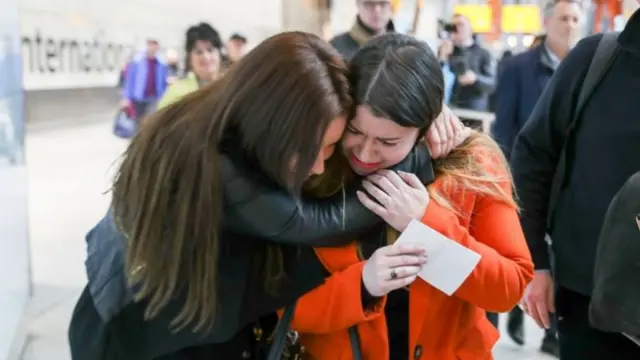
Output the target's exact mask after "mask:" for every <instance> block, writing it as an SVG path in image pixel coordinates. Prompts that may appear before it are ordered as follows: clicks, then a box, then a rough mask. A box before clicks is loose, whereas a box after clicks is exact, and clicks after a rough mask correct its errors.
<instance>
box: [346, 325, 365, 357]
mask: <svg viewBox="0 0 640 360" xmlns="http://www.w3.org/2000/svg"><path fill="white" fill-rule="evenodd" d="M349 341H350V342H351V351H352V353H353V360H363V359H364V358H363V357H362V347H361V346H360V336H359V335H358V329H357V328H356V327H355V326H352V327H350V328H349Z"/></svg>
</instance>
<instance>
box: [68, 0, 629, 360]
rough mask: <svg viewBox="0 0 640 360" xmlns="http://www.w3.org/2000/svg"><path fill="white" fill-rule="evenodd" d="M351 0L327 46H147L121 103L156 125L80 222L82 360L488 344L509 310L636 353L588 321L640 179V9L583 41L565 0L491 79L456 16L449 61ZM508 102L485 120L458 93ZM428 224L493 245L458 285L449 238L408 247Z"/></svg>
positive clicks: (592, 343) (371, 357) (75, 344)
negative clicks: (163, 49)
mask: <svg viewBox="0 0 640 360" xmlns="http://www.w3.org/2000/svg"><path fill="white" fill-rule="evenodd" d="M357 5H358V16H357V17H356V20H355V22H354V25H353V27H352V28H351V29H350V30H349V31H348V32H346V33H343V34H339V35H337V36H336V37H335V38H334V39H333V40H331V41H330V42H326V41H324V40H323V39H321V38H319V37H318V36H316V35H313V34H308V33H304V32H283V33H280V34H277V35H274V36H272V37H270V38H268V39H266V40H264V41H263V42H261V43H260V44H258V45H257V46H256V47H255V48H254V49H253V50H252V51H250V52H249V53H247V54H246V55H244V54H243V51H242V50H241V49H242V47H243V46H244V45H245V44H246V41H247V39H246V38H244V37H243V36H241V35H239V34H235V35H233V36H232V37H231V38H230V39H229V41H228V43H227V45H226V46H224V45H223V43H222V41H221V39H220V36H219V35H218V33H217V31H216V30H215V29H214V28H213V27H211V26H210V25H208V24H206V23H201V24H197V25H194V26H193V27H191V28H189V29H188V31H187V33H186V41H185V54H186V59H185V65H184V70H185V71H184V74H178V71H177V68H173V69H172V68H171V67H169V66H168V65H167V64H165V62H164V59H161V58H160V57H159V56H157V53H158V44H157V42H156V41H155V40H149V42H148V44H147V51H146V52H145V53H144V54H141V55H140V56H138V57H134V58H133V59H132V61H131V62H130V63H129V65H128V67H127V70H126V74H125V76H124V85H123V103H122V106H124V107H133V109H134V111H135V113H136V117H137V118H138V119H139V120H140V123H141V125H143V126H140V128H139V129H138V132H137V134H136V136H135V137H134V138H133V139H132V140H131V143H130V144H129V146H128V148H127V150H126V152H125V154H124V155H123V158H122V163H121V165H120V168H119V170H118V172H117V175H116V178H115V180H114V183H113V188H112V196H113V198H112V203H111V206H110V208H109V209H106V215H105V217H104V218H103V219H102V220H101V221H100V222H99V223H98V224H97V225H96V226H95V227H94V228H93V229H91V231H89V233H88V234H87V237H86V241H87V247H88V256H87V260H86V269H87V275H88V279H89V281H88V284H87V286H86V287H85V289H84V291H83V293H82V295H81V297H80V299H79V300H78V303H77V305H76V308H75V310H74V313H73V317H72V320H71V324H70V328H69V343H70V347H71V353H72V358H73V359H74V360H102V359H103V360H116V359H117V360H129V359H131V360H134V359H135V360H140V359H148V360H154V359H159V360H160V359H161V360H179V359H183V360H184V359H194V360H195V359H225V360H226V359H229V360H233V359H268V360H275V359H316V360H333V359H353V360H406V359H412V360H418V359H428V360H480V359H492V358H493V356H492V349H493V347H494V345H495V343H496V342H497V340H498V338H499V332H498V330H497V314H498V313H505V312H510V313H509V320H508V333H509V335H510V336H511V338H512V339H513V340H514V341H516V343H519V344H522V343H523V342H524V335H523V331H524V330H523V329H524V328H523V319H524V317H523V316H524V313H526V314H528V315H530V316H531V317H532V318H533V319H534V320H535V322H536V323H538V324H539V325H540V326H541V327H543V328H545V329H546V332H545V337H544V339H543V341H542V346H541V350H542V351H543V352H546V353H549V354H552V355H556V356H558V357H559V358H560V359H562V360H590V359H594V360H604V359H620V360H627V359H629V360H631V359H638V358H640V346H638V345H637V344H635V343H634V342H633V341H632V340H631V339H630V337H628V336H626V335H640V334H626V335H624V334H621V333H620V332H621V331H622V330H620V332H618V333H616V332H611V331H609V332H605V331H602V330H599V329H598V328H596V327H595V326H594V325H593V324H591V323H589V306H590V305H593V304H591V296H592V289H593V283H594V281H593V278H594V266H595V265H594V264H595V262H596V260H595V259H596V249H597V248H598V246H599V245H600V247H602V246H603V245H602V241H599V238H598V234H599V233H600V228H601V227H602V224H603V222H604V220H605V217H606V212H607V208H608V207H609V204H610V203H611V200H612V199H613V198H614V196H615V195H616V193H617V192H618V190H619V189H620V188H622V187H623V185H624V183H625V182H626V181H627V179H629V178H630V177H631V176H632V175H633V174H634V173H635V172H637V171H638V170H640V157H638V156H635V154H638V151H636V150H634V149H635V148H636V147H637V145H636V144H637V143H638V142H637V141H635V139H637V137H636V136H635V135H637V132H638V131H640V127H638V126H637V125H636V124H635V123H634V122H633V121H632V119H633V114H635V113H637V112H638V111H639V110H640V109H638V106H640V105H638V102H637V101H633V100H632V99H634V95H635V94H637V93H639V92H637V90H640V81H639V80H640V68H638V66H637V64H638V63H640V62H638V60H640V59H639V57H640V38H639V34H640V13H638V12H637V13H636V14H634V15H633V17H632V18H631V19H630V21H629V23H628V25H627V28H626V29H625V30H624V31H623V32H622V33H621V34H620V35H619V36H618V37H617V39H615V41H614V42H609V41H604V39H605V38H606V39H608V38H609V37H607V36H605V37H603V36H602V35H596V36H592V37H588V38H586V39H584V40H583V41H581V42H580V43H578V44H577V45H576V41H577V35H576V31H575V30H576V29H577V28H578V26H579V24H580V21H581V19H582V16H583V8H582V5H581V4H580V3H579V2H574V1H570V0H566V1H554V2H552V3H550V4H549V5H547V7H546V8H545V12H544V14H545V27H546V30H547V31H546V37H544V38H543V39H542V41H541V43H540V44H539V45H538V46H536V47H533V48H532V49H530V50H528V51H526V52H524V53H522V54H518V55H514V56H512V57H510V58H508V59H505V60H504V61H503V62H502V63H501V64H500V66H499V68H498V73H497V76H496V74H495V71H494V66H493V61H492V59H491V57H490V54H489V52H488V51H487V50H486V49H485V48H483V47H482V46H481V45H480V44H478V43H477V42H476V41H475V40H474V37H473V36H472V35H473V34H472V31H471V28H470V24H469V22H468V19H466V18H465V17H464V16H461V15H456V16H455V17H454V18H453V24H454V25H455V31H452V36H451V39H450V41H447V42H446V43H443V44H442V46H441V47H440V48H439V49H438V51H437V52H434V51H433V50H432V49H431V47H430V46H429V45H428V44H427V43H425V42H423V41H421V40H418V39H416V38H414V37H412V36H409V35H404V34H399V33H396V32H394V27H393V23H392V22H391V16H392V12H391V2H390V1H385V0H380V1H370V0H357ZM603 42H604V43H605V44H613V45H615V46H613V45H608V46H609V47H610V48H611V49H614V50H615V52H613V53H610V54H609V55H610V56H609V57H608V58H609V59H613V60H609V61H608V62H607V68H606V70H605V71H603V72H602V74H604V73H605V72H606V74H604V75H602V76H599V77H598V78H597V80H598V81H596V82H594V84H595V85H598V87H597V88H595V85H593V84H592V85H590V86H593V87H594V88H595V90H593V91H592V93H590V94H589V95H590V96H589V97H588V103H586V105H585V103H584V101H583V100H580V99H582V98H583V97H584V96H582V95H580V94H581V89H582V88H583V86H584V84H583V82H584V81H585V80H584V79H585V78H592V76H588V74H589V73H590V72H591V73H593V71H594V70H593V67H594V66H593V65H592V64H593V63H594V62H595V63H597V64H599V63H600V60H598V61H596V60H595V59H601V58H602V52H603V51H604V50H601V48H602V47H603V45H602V43H603ZM225 49H226V50H225ZM596 49H599V50H596ZM223 54H224V55H223ZM605 55H607V53H605ZM605 58H606V56H605ZM592 59H594V60H592ZM446 71H450V72H451V73H452V74H453V83H451V81H448V80H447V79H446ZM169 79H171V80H169ZM590 82H591V80H590ZM494 90H495V91H494ZM448 92H449V93H448ZM492 93H495V96H496V105H495V106H496V108H495V109H496V120H495V122H494V125H493V128H492V131H491V134H488V133H483V132H480V131H476V130H471V129H469V128H468V127H465V126H464V125H463V124H462V122H461V121H460V119H458V118H457V117H456V116H455V115H453V113H452V111H451V110H450V109H449V108H448V106H447V105H446V104H447V103H450V104H451V105H452V106H456V107H465V108H469V109H478V110H480V109H482V110H486V109H488V108H489V106H490V105H489V104H490V101H489V99H490V95H491V94H492ZM536 104H537V105H536ZM611 104H615V105H616V106H615V107H612V106H611ZM577 118H580V119H581V120H580V123H579V128H578V123H577V122H576V120H575V119H577ZM605 119H606V120H605ZM621 131H622V132H624V133H623V134H621V133H620V132H621ZM559 172H560V173H561V175H560V176H561V180H560V183H559V185H556V184H558V183H557V177H558V173H559ZM516 194H517V195H516ZM415 222H419V223H422V224H423V226H426V227H428V228H430V229H433V230H435V231H437V232H438V233H439V234H441V235H443V236H444V237H446V238H448V239H449V240H450V241H453V242H456V243H458V244H459V245H461V246H463V247H464V248H466V249H469V250H470V251H472V252H474V253H476V254H478V256H479V261H478V263H477V265H476V266H475V267H474V268H473V270H472V271H471V273H470V274H469V275H468V277H467V278H466V280H464V282H463V283H462V284H461V285H460V286H459V287H458V288H457V289H456V290H455V291H454V292H453V293H452V294H449V295H448V294H445V293H444V292H443V291H441V290H439V289H438V288H437V287H436V286H434V285H433V284H430V283H428V282H427V281H425V280H423V279H422V278H420V272H421V270H422V269H423V268H424V267H425V266H428V264H429V262H430V259H431V260H433V258H434V256H436V255H437V254H434V253H433V252H432V250H433V249H430V248H428V247H425V246H423V245H420V244H408V243H396V241H397V240H398V238H399V236H400V235H401V234H402V233H403V231H405V230H406V229H407V227H408V226H409V225H410V224H412V223H415ZM638 224H640V220H638ZM638 227H639V228H640V225H638ZM550 254H552V256H551V255H550ZM636 255H640V254H636ZM621 256H622V255H621ZM452 266H453V265H452ZM595 273H596V278H597V276H598V273H597V272H595ZM594 299H595V297H594ZM638 301H639V302H640V299H638ZM554 319H557V322H556V321H555V320H554ZM637 321H638V323H640V319H638V320H637ZM625 329H629V327H627V328H625ZM625 331H626V332H628V330H625Z"/></svg>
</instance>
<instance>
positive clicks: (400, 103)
mask: <svg viewBox="0 0 640 360" xmlns="http://www.w3.org/2000/svg"><path fill="white" fill-rule="evenodd" d="M349 79H350V81H351V84H352V86H353V87H354V97H355V99H354V100H355V102H356V105H365V106H368V107H369V109H370V110H371V112H372V114H374V115H375V116H378V117H384V118H387V119H389V120H392V121H394V122H396V123H398V124H399V125H401V126H405V127H417V128H419V129H420V130H421V134H424V132H426V130H427V128H428V127H429V126H430V125H431V123H432V121H433V120H434V119H435V118H436V117H437V116H438V115H439V114H440V112H441V111H442V101H443V97H444V78H443V75H442V70H441V69H440V62H439V61H438V58H437V57H436V55H435V54H434V53H433V51H432V50H431V48H430V47H429V45H428V44H427V43H425V42H424V41H420V40H418V39H416V38H414V37H411V36H408V35H403V34H398V33H390V34H385V35H381V36H378V37H376V38H374V39H372V40H371V41H369V42H368V43H367V44H366V45H365V46H363V47H362V48H361V49H360V50H358V52H357V53H356V54H355V56H354V57H353V58H352V59H351V62H350V66H349Z"/></svg>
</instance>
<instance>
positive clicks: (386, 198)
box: [358, 170, 429, 232]
mask: <svg viewBox="0 0 640 360" xmlns="http://www.w3.org/2000/svg"><path fill="white" fill-rule="evenodd" d="M362 185H363V187H364V189H365V191H366V192H367V193H366V194H365V193H364V192H361V191H359V192H358V199H360V202H362V204H363V205H364V206H365V207H367V208H368V209H369V210H371V211H373V212H374V213H375V214H376V215H378V216H380V217H381V218H382V219H383V220H384V221H386V222H387V224H389V225H391V226H392V227H393V228H394V229H396V230H398V231H400V232H402V231H404V229H406V228H407V226H408V225H409V223H410V222H411V220H412V219H421V218H422V216H423V215H424V213H425V211H426V210H427V206H428V205H429V192H428V191H427V188H426V187H425V186H424V185H423V184H422V183H421V182H420V180H419V179H418V177H417V176H415V175H414V174H410V173H405V172H397V173H396V172H395V171H390V170H381V171H379V172H377V173H375V174H373V175H369V176H368V177H367V178H366V179H365V180H363V182H362ZM374 200H375V201H374Z"/></svg>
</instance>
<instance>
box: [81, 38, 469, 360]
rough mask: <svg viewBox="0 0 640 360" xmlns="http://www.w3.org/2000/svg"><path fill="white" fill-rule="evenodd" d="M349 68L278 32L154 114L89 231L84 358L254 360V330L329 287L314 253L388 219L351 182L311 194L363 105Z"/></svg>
mask: <svg viewBox="0 0 640 360" xmlns="http://www.w3.org/2000/svg"><path fill="white" fill-rule="evenodd" d="M346 71H347V68H346V66H345V64H344V62H343V61H342V60H341V58H340V56H339V55H338V54H337V53H336V52H335V50H334V49H333V48H331V46H330V45H328V44H327V43H325V42H324V41H322V40H321V39H319V38H317V37H316V36H313V35H310V34H304V33H283V34H279V35H276V36H274V37H272V38H270V39H267V40H265V41H264V42H263V43H261V44H260V45H259V46H258V47H256V49H254V50H253V51H252V52H251V53H249V54H248V55H246V56H245V57H244V58H243V59H242V60H241V61H239V62H238V64H236V65H234V66H233V67H232V69H230V71H229V73H227V74H226V75H225V76H224V77H222V78H220V79H219V80H218V81H216V82H213V83H211V84H209V85H207V86H205V87H203V88H201V89H200V90H198V91H196V92H194V93H191V94H189V95H186V96H185V97H184V98H182V99H180V100H178V101H177V102H175V103H174V104H172V105H170V106H168V107H166V108H164V109H162V110H160V111H159V112H157V113H156V114H153V115H152V116H151V117H150V118H149V121H148V125H147V126H145V128H144V129H143V130H142V131H141V132H140V134H139V135H137V136H136V138H134V139H133V141H132V142H131V144H130V146H129V148H128V149H127V151H126V153H125V156H124V157H123V162H122V165H121V167H120V170H119V172H118V175H117V178H116V181H115V183H114V187H113V206H112V210H110V211H109V213H108V214H107V216H106V217H105V218H104V219H103V220H102V221H101V222H100V223H99V224H98V226H96V227H95V228H94V229H93V230H92V231H91V232H90V233H89V234H88V235H87V243H88V253H89V255H88V258H87V261H86V267H87V275H88V278H89V284H88V286H87V287H86V289H85V291H84V292H83V294H82V296H81V298H80V300H79V301H78V304H77V306H76V309H75V311H74V315H73V318H72V322H71V326H70V329H69V340H70V343H71V349H72V357H73V359H74V360H79V359H87V360H89V359H90V360H100V359H118V360H128V359H136V360H140V359H156V358H162V359H169V358H197V357H200V356H203V357H208V358H211V354H214V355H215V356H219V357H220V358H224V359H234V358H245V355H246V354H249V356H253V355H252V354H254V353H255V352H256V351H254V350H255V349H256V348H259V347H261V346H262V344H261V343H260V340H259V339H257V338H256V335H255V329H256V328H257V327H256V324H255V323H256V322H259V321H261V319H262V318H263V317H264V316H265V315H269V314H272V313H273V312H274V311H275V309H277V308H279V307H282V306H284V305H287V304H290V303H292V302H293V301H295V299H297V298H298V297H299V296H300V295H302V294H304V293H305V292H307V291H309V290H311V289H313V288H315V287H317V286H318V285H321V284H322V283H323V281H324V278H325V276H326V275H327V274H326V272H325V270H324V269H323V267H322V266H321V264H320V263H319V262H318V260H317V258H316V257H315V253H314V252H313V250H312V249H311V248H310V246H340V245H343V244H345V243H347V242H349V241H350V239H352V238H353V236H355V235H357V234H360V233H362V232H363V231H365V230H366V229H368V228H370V227H371V226H372V225H375V224H376V223H380V222H381V219H380V218H378V217H377V216H376V215H375V214H373V213H372V212H370V211H368V210H367V209H366V208H365V207H364V206H362V205H361V204H360V203H359V201H358V199H357V196H356V190H357V189H356V188H357V187H356V186H352V187H350V188H346V189H344V194H343V193H340V194H336V195H334V196H332V197H329V198H323V199H317V200H314V199H309V198H307V197H305V196H301V194H302V193H303V184H304V183H305V182H306V181H307V179H308V178H309V176H310V175H318V174H322V173H323V172H324V167H325V160H326V159H328V158H330V157H331V155H332V154H333V152H334V149H335V147H336V143H337V142H338V141H339V139H340V137H341V136H342V132H343V130H344V127H345V124H346V119H347V117H348V116H349V114H350V112H351V110H352V107H351V105H352V104H351V97H350V92H349V84H348V80H347V77H346ZM452 123H456V124H457V122H449V121H443V122H442V123H441V124H440V125H441V127H448V128H449V130H451V128H452V125H451V124H452ZM434 133H436V134H437V133H442V134H445V133H451V131H440V132H437V131H436V132H434ZM441 138H442V137H441ZM443 140H445V145H446V144H451V141H446V140H447V139H443ZM445 147H448V145H446V146H445ZM429 161H430V159H429V157H428V152H427V151H426V148H425V147H424V146H422V147H418V148H417V149H416V150H415V151H412V152H411V154H409V155H408V156H407V158H406V159H405V160H403V161H402V162H401V163H400V164H399V167H400V168H402V169H404V170H405V171H411V172H418V173H420V171H421V169H423V168H425V166H424V165H425V164H428V162H429ZM334 180H335V179H334ZM337 180H340V179H337ZM338 183H339V181H338ZM409 252H410V251H409ZM399 255H402V254H399ZM272 325H273V324H266V325H264V326H262V327H260V328H261V329H264V331H265V333H267V332H268V331H269V329H270V326H272ZM261 331H262V330H261ZM207 345H211V346H207ZM198 354H201V355H198Z"/></svg>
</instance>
